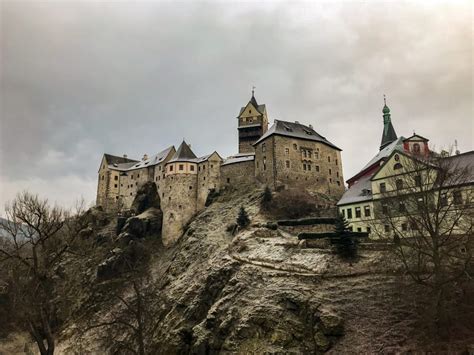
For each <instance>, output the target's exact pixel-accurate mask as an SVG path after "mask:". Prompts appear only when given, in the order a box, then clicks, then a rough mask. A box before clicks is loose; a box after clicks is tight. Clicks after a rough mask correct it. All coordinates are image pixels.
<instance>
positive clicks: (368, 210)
mask: <svg viewBox="0 0 474 355" xmlns="http://www.w3.org/2000/svg"><path fill="white" fill-rule="evenodd" d="M364 216H365V217H370V206H364Z"/></svg>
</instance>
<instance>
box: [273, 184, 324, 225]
mask: <svg viewBox="0 0 474 355" xmlns="http://www.w3.org/2000/svg"><path fill="white" fill-rule="evenodd" d="M267 211H268V213H270V214H271V215H272V216H274V217H275V218H301V217H306V216H309V215H314V214H316V213H317V212H318V207H317V203H316V199H315V198H314V197H313V196H311V195H310V194H309V193H308V192H306V191H304V190H300V189H290V190H284V191H282V192H280V193H278V194H276V195H275V196H273V197H272V203H271V204H269V205H268V207H267Z"/></svg>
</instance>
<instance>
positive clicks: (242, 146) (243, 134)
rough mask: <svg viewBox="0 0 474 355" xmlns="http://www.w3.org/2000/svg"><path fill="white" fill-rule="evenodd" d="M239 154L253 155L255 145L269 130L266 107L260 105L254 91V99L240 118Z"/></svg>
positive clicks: (241, 110)
mask: <svg viewBox="0 0 474 355" xmlns="http://www.w3.org/2000/svg"><path fill="white" fill-rule="evenodd" d="M237 119H238V120H239V127H238V130H239V153H253V152H254V151H255V150H254V147H253V144H254V143H255V142H256V141H257V140H258V139H259V138H260V137H261V136H262V135H263V134H264V133H265V132H266V131H267V130H268V117H267V109H266V107H265V105H259V104H258V103H257V100H256V99H255V92H254V90H252V97H251V99H250V101H249V102H248V103H247V105H246V106H245V107H242V108H241V109H240V113H239V116H238V117H237Z"/></svg>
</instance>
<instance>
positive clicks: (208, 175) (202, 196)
mask: <svg viewBox="0 0 474 355" xmlns="http://www.w3.org/2000/svg"><path fill="white" fill-rule="evenodd" d="M220 176H221V158H220V157H219V156H218V155H217V154H213V155H212V156H211V157H210V158H209V159H208V160H206V161H204V162H202V163H199V164H198V183H197V189H198V190H197V209H198V210H201V209H203V208H204V207H205V203H206V200H207V195H208V194H209V190H211V189H214V190H216V191H218V190H219V188H220Z"/></svg>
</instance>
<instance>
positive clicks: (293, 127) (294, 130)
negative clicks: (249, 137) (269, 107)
mask: <svg viewBox="0 0 474 355" xmlns="http://www.w3.org/2000/svg"><path fill="white" fill-rule="evenodd" d="M272 135H278V136H285V137H291V138H297V139H304V140H308V141H316V142H321V143H323V144H326V145H328V146H330V147H332V148H334V149H337V150H342V149H340V148H338V147H337V146H335V145H334V144H332V143H331V142H329V141H328V140H327V139H326V137H323V136H322V135H320V134H319V133H318V132H316V131H315V130H314V129H313V128H312V127H311V126H305V125H303V124H301V123H299V122H298V121H295V122H288V121H280V120H275V122H274V123H273V125H272V126H271V127H270V129H269V130H268V131H267V132H265V134H264V135H263V136H261V137H260V139H259V140H258V141H256V142H255V143H254V145H256V144H258V143H260V142H262V141H264V140H265V139H267V138H268V137H270V136H272Z"/></svg>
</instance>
